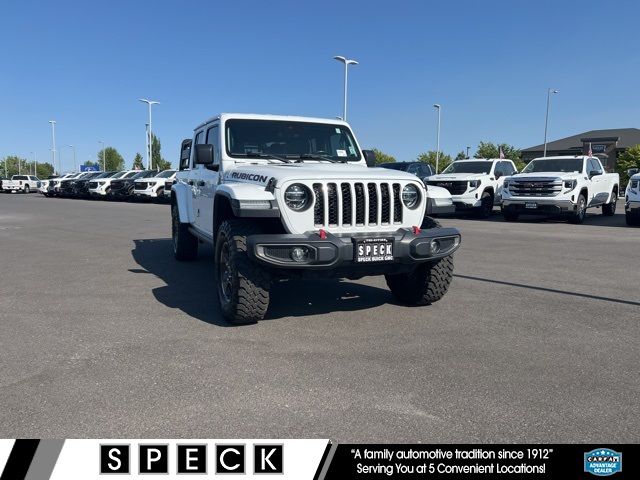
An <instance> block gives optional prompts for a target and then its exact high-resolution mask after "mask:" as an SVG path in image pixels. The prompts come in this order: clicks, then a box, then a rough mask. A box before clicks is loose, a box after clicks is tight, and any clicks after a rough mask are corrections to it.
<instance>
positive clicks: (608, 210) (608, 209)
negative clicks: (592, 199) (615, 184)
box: [602, 190, 618, 217]
mask: <svg viewBox="0 0 640 480" xmlns="http://www.w3.org/2000/svg"><path fill="white" fill-rule="evenodd" d="M617 203H618V192H617V191H616V190H614V191H613V192H612V193H611V201H610V202H609V203H605V204H604V205H603V206H602V214H603V215H604V216H605V217H613V216H614V215H615V214H616V205H617Z"/></svg>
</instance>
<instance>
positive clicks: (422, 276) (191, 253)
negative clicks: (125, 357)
mask: <svg viewBox="0 0 640 480" xmlns="http://www.w3.org/2000/svg"><path fill="white" fill-rule="evenodd" d="M192 146H193V148H192ZM368 165H371V166H373V165H375V154H374V153H373V152H372V151H366V150H365V151H363V150H361V149H360V146H359V145H358V143H357V141H356V139H355V137H354V136H353V133H352V132H351V128H350V127H349V125H348V124H347V123H345V122H343V121H340V120H333V119H319V118H306V117H286V116H275V115H247V114H223V115H220V116H217V117H214V118H212V119H210V120H207V121H206V122H204V123H202V124H201V125H199V126H198V127H196V128H195V131H194V136H193V138H192V139H187V140H185V141H183V143H182V148H181V158H180V171H179V172H178V174H177V175H176V183H175V184H174V185H173V188H172V195H171V216H172V237H173V248H174V255H175V257H176V259H178V260H191V259H194V258H195V257H196V255H197V251H198V243H199V242H206V243H210V244H213V247H214V252H215V265H216V289H217V293H218V298H219V300H220V307H221V310H222V314H223V316H224V317H225V318H227V319H228V320H229V321H231V322H233V323H245V322H253V321H256V320H260V319H262V318H263V316H264V315H265V313H266V311H267V308H268V306H269V290H270V286H271V284H272V282H276V281H279V280H284V279H301V278H309V277H311V278H314V277H315V278H317V277H338V278H352V279H357V278H361V277H364V276H368V275H385V277H386V280H387V285H388V286H389V289H390V290H391V292H392V293H393V295H394V296H395V297H396V298H398V299H399V300H400V301H402V302H405V303H408V304H414V305H427V304H430V303H432V302H436V301H438V300H439V299H440V298H442V297H443V296H444V295H445V293H446V292H447V289H448V287H449V284H450V282H451V279H452V275H453V260H452V254H453V252H454V251H456V250H457V248H458V246H459V245H460V233H459V232H458V230H456V229H455V228H442V227H440V225H439V224H438V222H436V221H435V220H433V219H431V218H429V217H425V210H426V204H427V202H426V198H427V191H426V190H425V187H424V185H423V183H422V181H421V180H420V179H419V178H417V177H416V176H415V175H412V174H409V173H406V172H400V171H393V170H386V169H383V168H369V167H368Z"/></svg>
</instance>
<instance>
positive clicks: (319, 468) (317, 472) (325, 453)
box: [0, 442, 331, 480]
mask: <svg viewBox="0 0 640 480" xmlns="http://www.w3.org/2000/svg"><path fill="white" fill-rule="evenodd" d="M330 450H331V442H327V446H326V447H325V449H324V453H323V454H322V458H321V459H320V463H319V464H318V468H317V469H316V474H315V475H314V476H313V480H318V479H319V478H320V472H322V467H323V466H324V462H326V461H327V455H329V451H330ZM0 480H3V479H0Z"/></svg>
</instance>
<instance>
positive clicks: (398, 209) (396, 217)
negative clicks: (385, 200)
mask: <svg viewBox="0 0 640 480" xmlns="http://www.w3.org/2000/svg"><path fill="white" fill-rule="evenodd" d="M401 201H402V200H401V198H400V184H398V183H394V184H393V222H394V223H402V203H400V202H401Z"/></svg>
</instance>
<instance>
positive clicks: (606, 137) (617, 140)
mask: <svg viewBox="0 0 640 480" xmlns="http://www.w3.org/2000/svg"><path fill="white" fill-rule="evenodd" d="M638 144H640V129H638V128H613V129H609V130H590V131H588V132H584V133H579V134H578V135H573V136H571V137H566V138H561V139H560V140H554V141H553V142H547V156H555V155H582V154H585V155H586V154H587V153H588V152H589V145H591V151H592V152H593V154H594V155H595V156H597V157H598V158H600V161H602V165H604V167H605V168H606V169H607V170H608V171H610V172H612V171H615V168H616V162H617V161H618V157H619V155H620V154H621V153H622V152H624V151H625V150H626V149H627V148H629V147H632V146H634V145H638ZM543 153H544V144H542V145H536V146H535V147H529V148H525V149H523V150H522V160H524V161H525V162H529V161H530V160H532V159H534V158H536V157H542V155H543Z"/></svg>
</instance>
